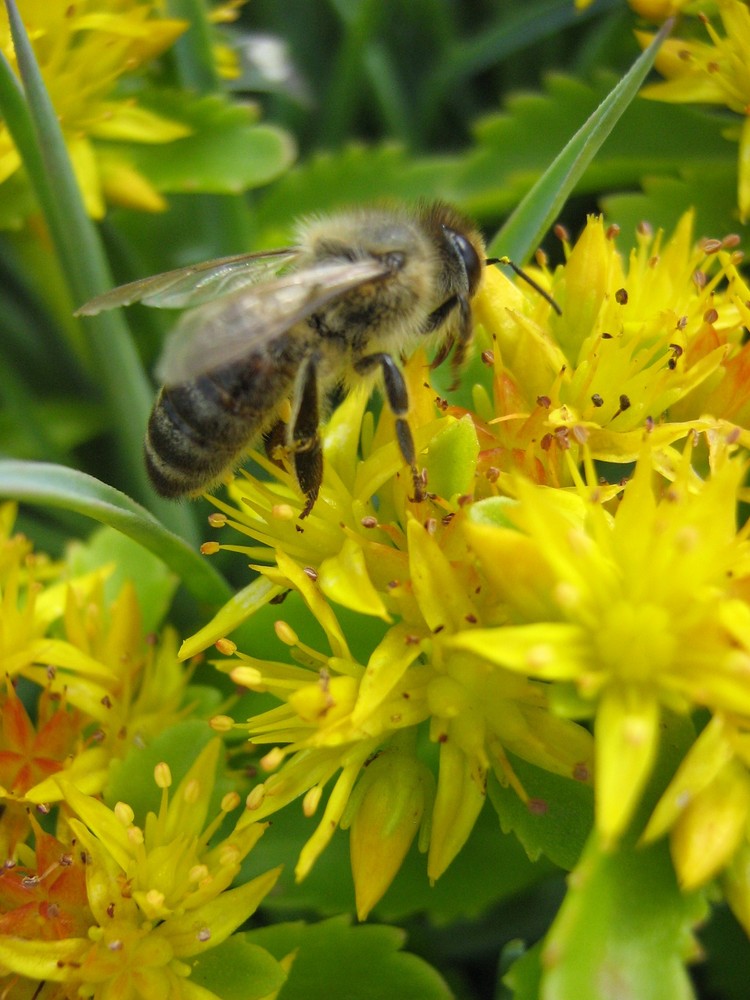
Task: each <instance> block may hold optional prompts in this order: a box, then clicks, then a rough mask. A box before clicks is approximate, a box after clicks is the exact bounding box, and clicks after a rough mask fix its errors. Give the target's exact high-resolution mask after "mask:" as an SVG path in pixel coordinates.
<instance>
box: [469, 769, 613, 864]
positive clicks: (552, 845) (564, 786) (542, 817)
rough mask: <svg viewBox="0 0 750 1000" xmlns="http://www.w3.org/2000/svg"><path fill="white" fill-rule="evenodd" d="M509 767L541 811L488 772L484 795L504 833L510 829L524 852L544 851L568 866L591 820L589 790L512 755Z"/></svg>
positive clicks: (573, 861)
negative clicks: (488, 800) (531, 807)
mask: <svg viewBox="0 0 750 1000" xmlns="http://www.w3.org/2000/svg"><path fill="white" fill-rule="evenodd" d="M512 764H513V770H514V771H515V772H516V775H517V776H518V779H519V780H520V782H521V784H522V785H523V786H524V788H525V789H526V791H527V792H528V794H529V796H530V797H531V798H532V799H535V800H537V801H539V802H543V803H544V804H545V807H546V808H545V810H544V811H543V812H540V811H536V810H531V809H529V807H528V806H527V805H526V804H525V803H524V802H522V801H521V800H520V799H519V797H518V795H516V793H515V792H514V791H513V789H512V788H508V787H505V788H504V787H503V786H501V785H500V783H499V782H498V781H497V780H496V779H495V778H494V777H491V778H490V781H489V783H488V786H487V794H488V796H489V799H490V802H491V803H492V805H493V806H494V808H495V810H496V812H497V814H498V816H499V818H500V825H501V827H502V829H503V830H504V831H505V832H509V831H512V832H513V833H515V835H516V836H517V837H518V839H519V840H520V842H521V843H522V844H523V846H524V847H525V849H526V851H527V852H528V855H529V857H531V858H537V857H538V856H539V855H540V854H544V855H545V856H546V857H548V858H549V859H550V860H551V861H553V862H554V863H555V864H556V865H559V866H560V867H561V868H564V869H565V870H566V871H570V870H571V869H572V868H573V867H574V866H575V864H576V862H577V861H578V858H579V857H580V854H581V851H582V850H583V847H584V844H585V843H586V840H587V838H588V836H589V834H590V832H591V829H592V827H593V822H594V793H593V789H592V788H591V787H589V786H588V785H584V784H582V783H581V782H580V781H573V780H572V779H570V778H563V777H561V776H560V775H558V774H552V773H551V772H549V771H543V770H542V769H541V768H538V767H534V766H533V765H532V764H528V763H527V762H526V761H523V760H520V759H519V758H517V757H513V758H512Z"/></svg>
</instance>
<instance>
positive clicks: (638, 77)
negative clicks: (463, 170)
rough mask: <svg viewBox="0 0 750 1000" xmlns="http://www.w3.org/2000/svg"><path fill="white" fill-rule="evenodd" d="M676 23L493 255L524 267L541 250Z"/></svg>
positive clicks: (562, 158)
mask: <svg viewBox="0 0 750 1000" xmlns="http://www.w3.org/2000/svg"><path fill="white" fill-rule="evenodd" d="M673 23H674V22H673V21H672V20H669V21H665V23H664V25H663V26H662V28H661V30H660V31H659V33H658V34H657V35H656V36H655V37H654V40H653V42H652V43H651V44H650V45H649V47H648V48H647V49H646V50H645V51H644V52H643V53H642V54H641V55H640V56H639V57H638V59H636V61H635V62H634V63H633V65H632V66H631V68H630V70H629V71H628V72H627V73H626V75H625V76H624V77H623V78H622V80H620V82H619V83H618V84H617V86H616V87H615V88H614V90H612V92H611V93H610V94H608V95H607V97H605V99H604V100H603V101H602V103H601V104H600V105H599V107H598V108H597V109H596V111H595V112H594V114H593V115H591V117H590V118H589V119H588V121H586V122H585V123H584V125H582V126H581V128H580V129H579V130H578V131H577V132H576V134H575V135H574V136H573V138H572V139H571V140H570V142H569V143H568V144H567V145H566V146H565V148H564V149H563V150H562V151H561V152H560V154H559V155H558V156H557V157H556V159H555V160H554V162H553V163H552V165H551V166H550V167H549V169H548V170H546V171H545V173H544V175H543V176H542V177H540V178H539V180H538V181H537V183H536V184H535V185H534V187H533V188H532V189H531V190H530V191H529V193H528V194H527V195H526V197H525V198H524V199H523V200H522V201H521V203H520V204H519V205H518V207H517V208H516V210H515V211H514V212H513V213H512V215H511V216H510V218H509V219H508V220H507V222H506V223H505V225H504V226H503V227H502V229H501V230H500V232H499V233H498V234H497V236H495V238H494V239H493V240H492V242H491V243H490V245H489V248H488V250H489V253H490V254H491V255H492V256H495V255H500V254H507V256H508V257H511V258H512V259H513V260H514V261H516V263H518V264H521V263H523V262H524V261H525V260H526V259H527V258H528V256H529V254H530V253H531V252H532V251H533V250H534V249H535V248H536V247H537V246H538V244H539V243H540V242H541V240H542V238H543V237H544V235H545V233H546V232H547V230H548V229H549V227H550V225H551V224H552V222H553V221H554V220H555V218H556V217H557V215H558V213H559V212H560V209H561V208H562V206H563V205H564V203H565V201H566V200H567V198H568V196H569V195H570V194H571V192H572V191H573V190H574V188H575V186H576V184H577V183H578V181H579V179H580V177H581V175H582V174H583V172H584V171H585V170H586V168H587V167H588V165H589V163H591V161H592V160H593V158H594V156H595V155H596V153H597V152H598V150H599V149H600V147H601V145H602V143H603V142H604V140H605V139H606V138H607V136H608V135H609V133H610V132H611V131H612V129H613V128H614V126H615V124H616V122H617V120H618V119H619V118H620V116H621V115H622V114H623V112H624V111H625V109H626V108H627V106H628V105H629V104H630V102H631V101H632V100H633V98H634V97H635V96H636V94H637V93H638V90H639V88H640V86H641V84H642V83H643V81H644V79H645V77H646V74H647V73H648V71H649V70H650V69H651V66H652V65H653V62H654V59H655V58H656V53H657V52H658V50H659V47H660V45H661V43H662V42H663V41H664V39H665V38H666V37H667V35H668V34H669V32H670V31H671V30H672V25H673Z"/></svg>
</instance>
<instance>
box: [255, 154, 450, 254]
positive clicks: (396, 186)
mask: <svg viewBox="0 0 750 1000" xmlns="http://www.w3.org/2000/svg"><path fill="white" fill-rule="evenodd" d="M463 162H464V161H463V158H462V157H457V156H455V157H448V156H430V157H419V158H414V157H412V156H410V155H409V153H408V152H407V151H406V150H405V149H403V148H402V147H401V146H398V145H396V144H395V143H387V144H384V145H382V146H375V147H368V146H364V145H361V144H356V145H355V144H351V145H348V146H346V147H344V149H342V150H339V151H337V152H335V153H317V154H315V155H313V156H312V157H310V159H308V160H306V161H305V162H304V163H301V164H299V165H298V166H297V167H294V168H293V169H292V170H290V171H289V172H288V173H287V174H286V175H285V176H284V177H282V178H280V180H278V181H277V182H276V184H274V186H273V187H272V188H271V189H270V190H269V192H268V193H267V194H265V195H264V196H263V197H262V199H260V200H259V202H258V212H257V225H258V245H263V246H274V245H275V246H280V245H284V244H285V243H287V242H288V241H289V236H290V226H291V225H292V222H293V220H294V219H295V218H296V217H298V216H301V215H307V214H309V213H314V212H320V211H328V210H330V209H332V208H336V207H341V206H350V205H356V204H367V203H368V202H372V201H373V200H377V199H379V198H387V197H391V198H397V199H400V200H407V201H416V200H417V199H418V198H422V197H443V198H446V199H448V200H453V201H456V200H457V199H456V198H455V197H453V195H454V194H455V192H454V191H453V188H452V184H451V181H452V179H453V178H455V177H456V175H457V173H458V171H459V170H460V168H461V166H462V164H463Z"/></svg>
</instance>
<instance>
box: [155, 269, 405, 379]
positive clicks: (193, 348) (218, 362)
mask: <svg viewBox="0 0 750 1000" xmlns="http://www.w3.org/2000/svg"><path fill="white" fill-rule="evenodd" d="M388 274H390V271H389V269H388V268H387V267H386V266H385V265H384V264H383V263H382V262H381V261H378V260H375V259H372V258H370V259H367V260H358V261H345V262H336V263H333V262H331V263H322V264H315V265H313V266H311V267H306V268H303V269H301V270H299V271H290V272H289V273H288V274H284V275H282V276H281V277H279V278H277V279H276V280H275V281H270V282H266V283H265V284H263V285H259V286H257V287H254V288H243V289H240V290H239V291H237V292H235V293H234V294H233V295H231V296H229V297H228V298H223V299H221V300H220V301H217V302H209V303H207V304H206V305H204V306H201V307H200V308H199V309H193V310H191V311H189V312H186V313H185V314H184V315H183V316H181V317H180V320H179V321H178V323H177V325H176V327H175V328H174V330H172V332H171V333H170V335H169V337H168V338H167V341H166V343H165V346H164V352H163V354H162V356H161V359H160V361H159V364H158V366H157V369H156V373H157V376H158V377H159V379H160V380H161V381H162V383H163V384H164V385H168V386H169V385H171V386H174V385H179V384H180V383H182V382H187V381H189V380H190V379H194V378H196V377H197V376H199V375H205V374H206V372H209V371H211V370H213V369H215V368H220V367H223V366H224V365H229V364H232V363H233V362H235V361H240V360H241V359H242V358H244V357H246V356H247V355H248V354H250V353H251V352H252V351H253V350H255V349H257V348H258V347H260V346H261V345H271V344H272V342H273V341H274V340H276V339H277V338H279V337H280V336H281V335H282V334H283V333H285V332H286V331H287V330H289V329H290V328H291V327H293V326H294V325H295V323H299V322H300V321H301V320H303V319H305V318H306V317H307V316H310V315H312V313H314V312H316V311H317V310H318V309H320V308H321V307H322V306H324V305H326V303H328V302H330V301H331V300H332V299H335V298H337V297H338V296H339V295H344V294H345V293H346V292H349V291H352V290H353V289H355V288H358V287H359V286H360V285H363V284H366V283H367V282H369V281H377V280H380V279H382V278H385V277H386V276H387V275H388Z"/></svg>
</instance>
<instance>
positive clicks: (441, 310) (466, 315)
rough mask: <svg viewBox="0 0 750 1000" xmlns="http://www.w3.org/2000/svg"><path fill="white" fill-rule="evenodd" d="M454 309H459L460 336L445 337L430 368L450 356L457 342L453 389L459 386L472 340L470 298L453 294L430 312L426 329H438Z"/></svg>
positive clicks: (454, 358)
mask: <svg viewBox="0 0 750 1000" xmlns="http://www.w3.org/2000/svg"><path fill="white" fill-rule="evenodd" d="M454 309H458V329H457V333H458V336H457V337H454V336H453V335H451V336H450V337H447V338H446V339H445V341H444V343H443V345H442V346H441V347H440V348H439V350H438V352H437V354H436V355H435V357H434V358H433V360H432V364H431V365H430V368H432V369H435V368H437V367H438V366H439V365H441V364H442V363H443V362H444V361H445V359H446V358H447V357H448V354H449V352H450V350H451V348H452V347H453V345H454V342H455V350H454V351H453V357H452V358H451V368H452V369H453V383H452V384H451V386H450V389H451V390H453V389H455V388H456V387H457V386H458V380H459V375H460V373H461V368H462V366H463V363H464V359H465V357H466V348H467V347H468V345H469V343H470V342H471V334H472V326H471V307H470V306H469V300H468V298H467V297H466V296H465V295H453V296H452V297H451V298H449V299H446V301H445V302H444V303H443V304H442V305H441V306H439V307H438V308H437V309H435V311H434V312H432V313H430V315H429V316H428V318H427V327H426V329H425V333H432V332H433V331H434V330H438V329H439V328H440V327H441V326H442V325H443V323H444V322H445V321H446V319H447V318H448V316H450V314H451V313H452V312H453V310H454Z"/></svg>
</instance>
